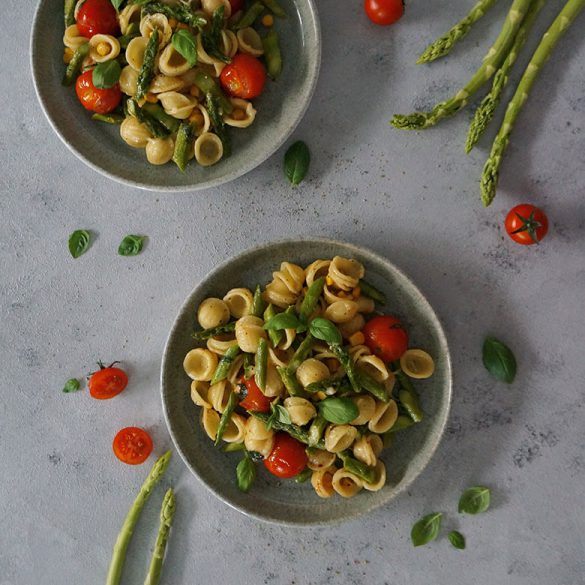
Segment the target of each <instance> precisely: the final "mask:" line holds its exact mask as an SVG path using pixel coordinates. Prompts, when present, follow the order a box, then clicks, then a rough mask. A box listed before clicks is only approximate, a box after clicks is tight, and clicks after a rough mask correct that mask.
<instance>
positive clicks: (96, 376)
mask: <svg viewBox="0 0 585 585" xmlns="http://www.w3.org/2000/svg"><path fill="white" fill-rule="evenodd" d="M87 385H88V387H89V393H90V395H91V397H92V398H96V399H97V400H108V399H109V398H113V397H114V396H117V395H118V394H120V392H122V390H124V388H126V386H127V385H128V375H127V374H126V372H125V371H124V370H122V369H120V368H113V367H111V366H110V367H109V368H102V369H100V370H98V371H97V372H94V373H93V374H92V375H91V376H90V378H89V382H88V383H87Z"/></svg>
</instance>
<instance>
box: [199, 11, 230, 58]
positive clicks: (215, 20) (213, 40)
mask: <svg viewBox="0 0 585 585" xmlns="http://www.w3.org/2000/svg"><path fill="white" fill-rule="evenodd" d="M224 12H225V7H224V6H223V4H222V5H221V6H219V7H218V8H216V9H215V10H214V11H213V15H212V17H211V18H212V20H211V29H209V30H207V31H206V30H204V31H202V32H201V43H202V44H203V48H204V49H205V52H206V53H207V54H208V55H209V56H210V57H214V58H215V59H219V60H220V61H223V62H224V63H231V62H232V60H231V58H230V57H228V56H227V55H226V54H224V53H223V52H222V51H221V49H220V46H221V31H222V30H223V23H224Z"/></svg>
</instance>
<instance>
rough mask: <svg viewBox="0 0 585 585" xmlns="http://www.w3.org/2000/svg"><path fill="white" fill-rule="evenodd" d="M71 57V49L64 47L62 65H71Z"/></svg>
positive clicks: (72, 52)
mask: <svg viewBox="0 0 585 585" xmlns="http://www.w3.org/2000/svg"><path fill="white" fill-rule="evenodd" d="M73 55H74V51H73V49H70V48H69V47H66V48H65V51H63V63H67V64H69V63H71V59H73Z"/></svg>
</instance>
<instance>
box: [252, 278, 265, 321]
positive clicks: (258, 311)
mask: <svg viewBox="0 0 585 585" xmlns="http://www.w3.org/2000/svg"><path fill="white" fill-rule="evenodd" d="M265 308H266V303H265V302H264V299H263V298H262V288H261V287H260V285H259V284H258V285H256V290H255V291H254V298H253V300H252V310H251V311H250V315H254V317H262V315H263V314H264V309H265Z"/></svg>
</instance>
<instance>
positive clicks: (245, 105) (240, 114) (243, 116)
mask: <svg viewBox="0 0 585 585" xmlns="http://www.w3.org/2000/svg"><path fill="white" fill-rule="evenodd" d="M230 102H231V103H232V106H233V107H234V109H233V111H232V113H231V114H225V115H224V117H223V121H224V122H225V123H226V124H227V125H228V126H234V127H235V128H247V127H248V126H250V125H251V124H252V122H254V120H255V119H256V110H255V109H254V106H253V105H252V102H249V101H246V100H242V99H240V98H231V99H230Z"/></svg>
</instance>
